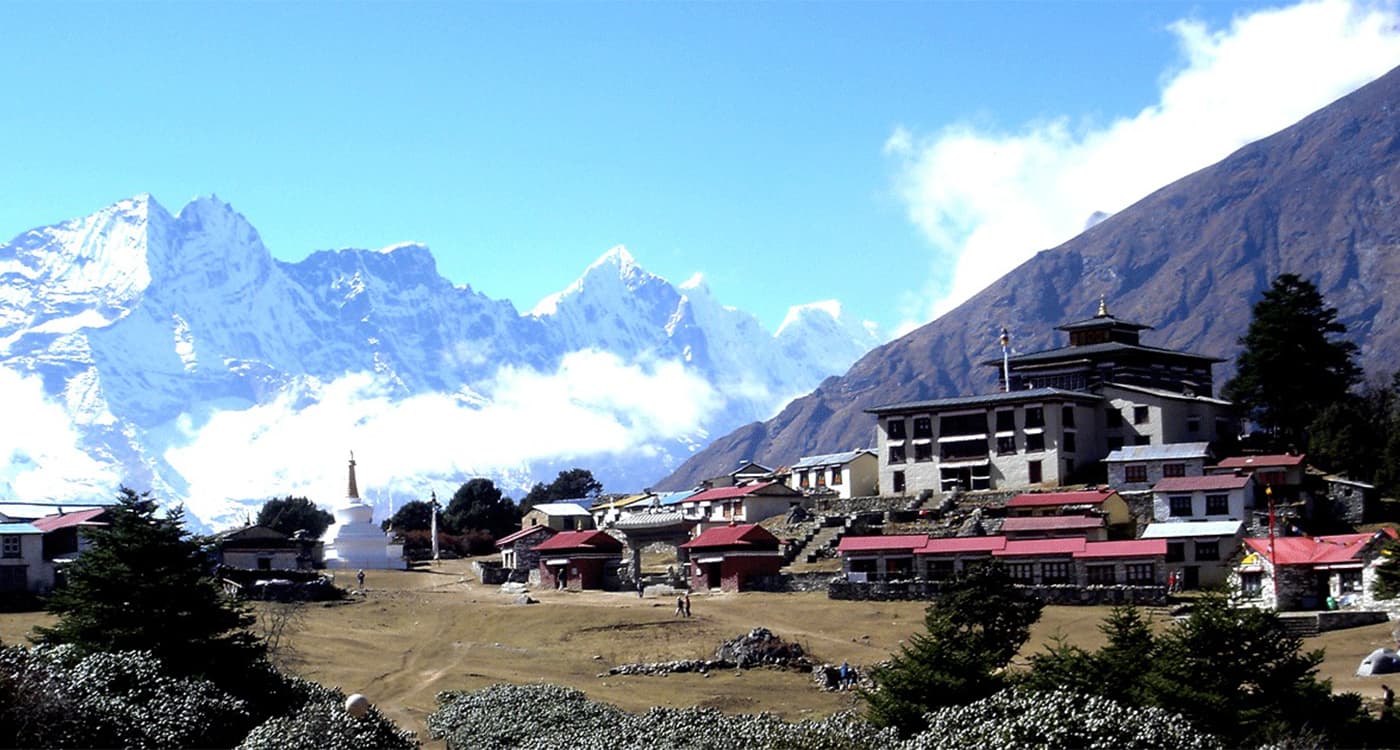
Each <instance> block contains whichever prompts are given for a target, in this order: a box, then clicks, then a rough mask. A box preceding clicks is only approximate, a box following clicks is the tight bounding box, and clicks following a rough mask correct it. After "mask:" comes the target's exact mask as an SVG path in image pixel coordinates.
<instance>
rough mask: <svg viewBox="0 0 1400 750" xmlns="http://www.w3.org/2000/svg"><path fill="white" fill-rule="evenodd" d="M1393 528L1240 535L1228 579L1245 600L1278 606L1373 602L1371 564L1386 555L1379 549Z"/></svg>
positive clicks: (1365, 605) (1286, 608) (1366, 604)
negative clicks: (1240, 544)
mask: <svg viewBox="0 0 1400 750" xmlns="http://www.w3.org/2000/svg"><path fill="white" fill-rule="evenodd" d="M1395 537H1396V533H1395V531H1394V529H1387V530H1385V531H1378V532H1374V533H1365V534H1334V535H1330V536H1315V537H1309V536H1296V537H1276V538H1275V539H1273V540H1272V548H1271V547H1270V540H1269V539H1261V538H1249V539H1245V540H1244V547H1243V551H1244V555H1243V556H1242V557H1241V558H1240V559H1239V561H1238V562H1237V563H1236V564H1235V566H1234V571H1233V572H1232V573H1231V575H1230V584H1231V587H1232V589H1233V590H1234V592H1235V595H1236V598H1237V599H1238V601H1239V602H1240V603H1241V604H1244V605H1247V606H1255V607H1261V608H1264V609H1274V610H1278V611H1281V612H1282V611H1291V610H1312V609H1324V608H1327V607H1328V606H1329V601H1328V600H1329V599H1330V600H1331V602H1330V604H1333V605H1335V606H1338V607H1359V608H1372V607H1375V606H1376V601H1375V595H1374V594H1372V593H1371V591H1372V585H1373V584H1374V583H1375V579H1376V568H1378V567H1380V565H1381V564H1382V563H1384V562H1385V561H1387V560H1389V559H1390V558H1389V557H1387V556H1385V555H1383V554H1381V549H1382V547H1383V546H1384V544H1385V543H1386V542H1387V541H1390V540H1393V539H1395Z"/></svg>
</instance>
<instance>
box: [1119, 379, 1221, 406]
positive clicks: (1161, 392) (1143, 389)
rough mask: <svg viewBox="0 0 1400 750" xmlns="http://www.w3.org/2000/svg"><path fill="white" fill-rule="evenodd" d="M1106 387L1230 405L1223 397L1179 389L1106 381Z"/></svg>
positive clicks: (1159, 396) (1161, 396)
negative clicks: (1171, 389) (1180, 390)
mask: <svg viewBox="0 0 1400 750" xmlns="http://www.w3.org/2000/svg"><path fill="white" fill-rule="evenodd" d="M1104 388H1105V389H1108V388H1117V389H1119V390H1124V391H1137V392H1138V393H1146V394H1147V395H1149V396H1156V397H1158V398H1169V399H1172V400H1173V401H1195V402H1198V403H1207V404H1216V405H1218V406H1229V405H1230V402H1229V401H1223V400H1221V399H1218V398H1213V397H1211V396H1198V395H1193V394H1190V393H1181V392H1179V391H1167V390H1163V389H1161V388H1148V387H1147V386H1145V385H1131V384H1128V383H1104Z"/></svg>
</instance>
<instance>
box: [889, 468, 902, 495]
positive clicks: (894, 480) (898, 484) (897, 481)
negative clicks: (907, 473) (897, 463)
mask: <svg viewBox="0 0 1400 750" xmlns="http://www.w3.org/2000/svg"><path fill="white" fill-rule="evenodd" d="M890 484H891V485H893V487H892V489H893V490H894V491H895V492H904V472H902V471H896V472H894V474H893V475H892V476H891V477H890Z"/></svg>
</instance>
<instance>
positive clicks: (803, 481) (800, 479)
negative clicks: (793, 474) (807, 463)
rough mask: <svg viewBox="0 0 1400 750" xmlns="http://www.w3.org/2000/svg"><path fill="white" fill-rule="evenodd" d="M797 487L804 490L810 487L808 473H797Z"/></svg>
mask: <svg viewBox="0 0 1400 750" xmlns="http://www.w3.org/2000/svg"><path fill="white" fill-rule="evenodd" d="M797 486H798V487H802V488H804V489H805V488H806V487H807V486H808V481H807V472H805V471H799V472H797Z"/></svg>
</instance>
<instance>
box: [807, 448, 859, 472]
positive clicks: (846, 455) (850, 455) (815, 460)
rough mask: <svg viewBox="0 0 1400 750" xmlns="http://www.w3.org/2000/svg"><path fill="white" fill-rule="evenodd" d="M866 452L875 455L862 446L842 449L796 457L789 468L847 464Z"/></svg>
mask: <svg viewBox="0 0 1400 750" xmlns="http://www.w3.org/2000/svg"><path fill="white" fill-rule="evenodd" d="M866 453H869V454H870V455H872V456H873V455H875V451H872V450H869V449H865V448H862V449H861V450H855V451H844V452H841V453H827V454H825V455H821V456H803V457H802V458H799V459H797V463H795V464H793V465H792V466H791V468H793V469H809V468H811V467H813V466H833V465H839V464H847V463H850V462H852V461H854V460H856V459H857V458H859V457H860V456H861V455H863V454H866Z"/></svg>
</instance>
